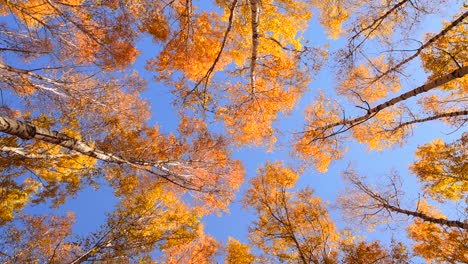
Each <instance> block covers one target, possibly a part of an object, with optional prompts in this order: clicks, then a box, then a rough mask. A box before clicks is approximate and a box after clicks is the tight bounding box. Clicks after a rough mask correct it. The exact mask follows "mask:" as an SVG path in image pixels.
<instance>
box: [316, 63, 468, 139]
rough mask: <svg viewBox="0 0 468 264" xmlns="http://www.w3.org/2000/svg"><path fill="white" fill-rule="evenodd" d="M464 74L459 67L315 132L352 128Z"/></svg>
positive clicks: (463, 69)
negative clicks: (336, 128)
mask: <svg viewBox="0 0 468 264" xmlns="http://www.w3.org/2000/svg"><path fill="white" fill-rule="evenodd" d="M466 74H468V66H464V67H461V68H459V69H456V70H454V71H453V72H451V73H448V74H446V75H444V76H442V77H439V78H437V79H435V80H433V81H431V82H428V83H426V84H424V85H421V86H419V87H418V88H415V89H413V90H411V91H409V92H406V93H404V94H401V95H399V96H397V97H394V98H392V99H390V100H388V101H386V102H384V103H382V104H379V105H377V106H375V107H373V108H370V109H368V110H367V114H365V115H363V116H360V117H356V118H354V119H344V120H341V121H339V122H336V123H332V124H329V125H326V126H323V127H319V128H317V129H316V130H317V131H325V130H328V129H330V128H333V127H337V126H346V125H348V126H352V125H354V124H356V123H359V122H364V121H366V120H367V119H369V118H371V117H372V116H374V115H375V114H377V113H378V112H380V111H382V110H384V109H385V108H387V107H390V106H392V105H395V104H397V103H399V102H402V101H405V100H406V99H408V98H410V97H413V96H417V95H419V94H422V93H425V92H427V91H429V90H432V89H434V88H437V87H439V86H441V85H444V84H446V83H448V82H450V81H453V80H455V79H458V78H461V77H463V76H465V75H466Z"/></svg>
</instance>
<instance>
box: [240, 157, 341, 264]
mask: <svg viewBox="0 0 468 264" xmlns="http://www.w3.org/2000/svg"><path fill="white" fill-rule="evenodd" d="M297 179H298V175H297V173H296V172H294V171H293V170H291V169H289V168H284V167H283V166H282V165H281V164H280V163H271V164H267V165H266V166H265V167H264V168H261V169H260V170H259V172H258V176H257V177H255V178H253V179H252V180H250V184H251V187H250V188H249V189H248V190H247V193H246V196H245V197H244V205H245V206H246V207H248V208H252V210H254V211H255V214H256V218H257V220H256V221H254V222H253V223H252V225H251V227H250V228H249V239H250V240H251V241H252V244H253V245H255V246H256V247H258V248H259V249H261V250H262V251H263V252H264V253H265V254H267V255H269V256H272V257H274V258H275V259H277V260H279V261H282V262H283V261H284V262H300V263H333V262H334V259H335V258H336V243H337V241H338V234H337V231H336V227H335V224H334V223H333V222H332V220H331V219H330V217H329V216H328V212H327V210H326V208H325V206H324V205H323V203H322V201H321V200H320V198H319V197H314V196H313V191H312V190H311V189H309V188H306V189H303V190H300V191H297V192H293V191H289V190H288V189H291V188H293V187H294V185H295V184H296V181H297Z"/></svg>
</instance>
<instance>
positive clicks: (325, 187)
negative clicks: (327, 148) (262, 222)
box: [28, 16, 461, 243]
mask: <svg viewBox="0 0 468 264" xmlns="http://www.w3.org/2000/svg"><path fill="white" fill-rule="evenodd" d="M424 25H425V26H427V27H428V28H430V29H432V30H437V29H438V28H440V23H439V22H438V21H436V20H432V19H428V20H427V21H426V23H424ZM421 32H423V30H421ZM305 37H306V39H309V40H310V41H311V44H312V45H314V44H325V43H328V44H330V48H331V49H332V50H335V49H337V48H339V47H341V45H343V41H332V40H329V39H327V38H326V36H325V34H324V33H323V28H322V27H321V26H319V25H318V22H317V20H316V16H314V19H313V20H312V21H311V22H310V25H309V30H308V31H307V32H306V36H305ZM154 45H155V44H154V43H153V42H152V41H151V40H150V39H149V38H145V39H142V40H141V41H140V44H139V48H140V50H141V52H142V54H141V56H140V57H139V58H138V60H137V62H136V63H135V65H134V69H136V70H137V71H138V72H139V73H140V75H141V76H142V77H144V78H146V79H147V80H148V91H147V92H146V93H144V96H145V98H146V99H147V100H149V101H150V102H151V104H152V114H153V117H152V119H151V121H150V122H151V123H157V124H158V126H159V127H160V128H161V131H162V132H166V133H169V132H174V131H175V130H176V127H177V125H178V122H177V115H176V113H177V111H176V109H175V108H174V106H173V104H172V99H173V97H172V94H171V93H170V88H168V87H164V85H162V84H160V83H156V82H155V81H154V80H153V78H152V74H151V73H149V72H147V71H146V70H145V69H144V65H145V61H146V59H148V58H151V57H153V56H155V55H156V54H157V51H158V49H160V47H158V46H156V47H157V48H155V46H154ZM414 67H415V68H416V69H418V68H419V66H418V65H415V66H414ZM424 82H425V76H424V74H423V72H422V71H421V70H419V71H415V72H413V75H412V76H411V78H410V79H409V81H407V82H406V84H405V85H404V86H403V88H402V90H401V91H407V90H410V89H413V88H415V87H417V86H419V85H421V84H423V83H424ZM333 86H334V76H333V73H332V72H331V66H330V65H326V66H325V67H324V69H323V70H322V71H321V72H320V73H319V75H318V76H316V77H315V80H314V81H312V82H311V83H310V85H309V87H308V88H309V92H307V93H306V94H305V96H304V97H303V98H302V100H301V101H300V102H299V104H298V105H297V106H296V108H295V110H294V111H293V113H292V114H291V115H290V116H287V117H283V119H282V120H280V122H278V124H277V127H278V128H279V129H280V130H282V131H283V132H284V133H285V135H286V136H287V137H289V136H290V135H289V134H290V133H292V132H293V131H300V130H301V128H302V127H303V125H304V118H303V112H304V108H305V107H306V106H307V105H309V104H310V102H311V101H312V100H313V97H314V95H315V94H316V93H317V91H319V90H323V91H325V92H326V93H327V94H330V95H333V93H334V92H333V90H332V89H333ZM449 132H451V130H450V129H449V128H447V127H444V126H443V125H441V124H440V123H439V122H433V123H429V124H423V125H421V126H419V127H418V128H417V129H415V130H414V135H415V136H413V137H411V138H410V139H409V140H408V141H407V142H406V143H405V144H404V145H403V146H402V147H396V148H395V149H393V150H384V151H383V152H376V151H368V150H367V147H366V146H364V145H360V144H358V143H355V142H351V143H350V144H348V147H349V151H348V152H347V153H346V155H345V157H344V158H343V159H342V160H339V161H335V162H334V163H332V165H331V166H330V168H329V170H328V172H327V173H325V174H319V173H317V172H315V170H314V169H307V170H306V171H305V172H304V174H303V175H302V176H301V179H300V181H299V183H298V188H303V187H305V186H310V187H312V188H313V189H314V190H315V193H316V195H317V196H320V197H322V199H323V200H326V201H329V202H330V204H331V205H332V204H333V203H334V201H335V198H336V196H337V195H338V193H339V192H340V191H342V190H343V189H344V183H343V181H342V179H341V176H340V174H341V172H342V171H343V170H344V169H346V168H347V167H348V166H349V165H350V164H351V165H353V166H354V167H355V168H356V169H357V171H358V172H363V173H365V174H366V175H367V176H369V177H375V178H374V179H377V178H379V177H382V176H383V175H385V174H386V173H389V172H390V170H392V169H395V170H398V171H399V172H400V173H401V175H402V176H403V178H404V180H405V189H406V191H407V193H408V194H409V199H410V201H411V199H413V201H415V200H414V199H416V198H417V193H418V192H419V187H418V185H417V182H416V179H415V178H414V177H412V176H410V175H409V173H408V170H407V168H408V165H409V164H410V163H411V162H412V161H413V160H414V150H415V149H416V147H417V146H418V145H421V144H424V143H427V142H429V141H431V140H433V139H435V138H438V137H443V138H445V139H447V141H451V140H453V139H456V138H457V136H459V135H460V133H461V131H459V132H457V133H454V134H449V135H447V133H449ZM289 144H290V142H289V141H288V140H282V141H280V144H279V145H278V146H277V147H276V148H275V149H274V150H273V151H272V152H268V151H267V150H266V149H265V148H253V147H244V148H241V149H235V150H234V152H233V157H235V158H236V159H239V160H241V161H242V162H243V164H244V167H245V169H246V180H245V184H244V185H243V186H242V188H241V190H240V192H239V193H238V195H237V199H236V201H235V202H234V203H233V204H232V205H231V206H230V207H229V209H230V213H228V214H222V215H220V216H218V215H212V216H207V217H205V218H204V219H203V223H204V225H205V231H206V232H207V233H208V234H210V235H213V236H214V237H216V238H217V239H218V240H219V241H220V242H222V243H225V242H226V241H227V238H228V237H229V236H232V237H234V238H236V239H238V240H240V241H242V242H247V227H248V224H249V222H250V221H251V220H252V219H253V218H252V217H253V216H252V214H251V213H250V212H248V211H246V210H244V209H242V208H241V205H240V204H239V202H238V201H239V199H240V198H242V195H243V192H244V191H245V190H246V188H248V185H247V183H248V180H249V179H250V178H251V177H253V176H255V174H256V170H257V169H258V168H259V167H260V166H263V165H264V164H265V163H266V161H275V160H279V161H283V162H284V163H285V164H288V163H292V164H297V161H295V160H294V159H292V158H291V156H290V151H291V148H290V146H289ZM115 202H116V199H115V198H114V197H113V195H112V190H111V189H110V188H108V187H106V186H105V185H104V186H102V187H101V188H100V189H98V190H94V189H91V188H87V189H85V190H83V191H81V192H80V193H79V194H78V197H77V198H76V199H70V200H69V201H68V202H67V203H66V204H65V205H64V206H63V207H61V208H60V210H61V211H63V212H64V211H68V210H73V211H75V213H76V216H77V222H76V224H75V226H74V230H75V231H77V232H78V233H79V234H86V233H88V232H90V231H95V230H97V228H98V227H99V226H100V225H101V224H103V223H104V220H105V212H110V211H111V210H112V206H113V204H115ZM408 204H409V203H408ZM330 209H331V208H330ZM28 210H31V211H33V212H38V211H40V212H41V213H43V212H45V211H47V210H49V209H46V208H45V207H44V206H40V207H34V208H30V209H28ZM330 213H331V215H332V218H333V220H334V221H335V223H336V224H337V225H338V227H339V228H344V227H345V224H344V223H343V221H342V220H341V217H340V214H339V212H338V211H337V210H332V209H331V211H330ZM390 233H391V232H388V231H387V230H385V227H384V229H377V231H376V233H373V234H368V235H367V236H368V237H369V238H370V239H382V240H383V242H387V243H388V242H389V239H390V237H391V235H390ZM395 235H396V236H397V237H399V238H402V237H403V236H404V235H403V234H402V233H401V230H399V231H398V232H397V233H395Z"/></svg>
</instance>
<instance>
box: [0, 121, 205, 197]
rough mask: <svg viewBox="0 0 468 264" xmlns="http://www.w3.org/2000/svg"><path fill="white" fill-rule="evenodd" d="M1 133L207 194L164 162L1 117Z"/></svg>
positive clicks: (201, 187)
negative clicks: (108, 149) (126, 155)
mask: <svg viewBox="0 0 468 264" xmlns="http://www.w3.org/2000/svg"><path fill="white" fill-rule="evenodd" d="M0 132H4V133H7V134H10V135H12V136H16V137H19V138H22V139H25V140H29V139H36V140H40V141H44V142H47V143H50V144H54V145H58V146H62V147H64V148H66V149H69V150H72V151H76V152H78V153H81V154H83V155H86V156H89V157H93V158H96V159H98V160H101V161H104V162H108V163H115V164H126V165H129V166H131V167H134V168H138V169H141V170H143V171H146V172H148V173H151V174H154V175H156V176H157V177H161V178H163V179H166V180H167V181H169V182H171V183H173V184H175V185H177V186H179V187H182V188H185V189H188V190H193V191H201V192H206V190H204V189H203V186H192V185H191V183H190V181H189V180H188V179H187V177H186V176H185V175H179V174H177V173H174V172H173V170H171V168H170V167H167V166H166V165H165V164H164V163H163V162H148V161H144V160H129V159H125V158H123V157H120V156H117V155H114V154H112V153H108V152H105V151H102V150H100V149H97V148H95V147H93V146H91V145H90V144H88V143H86V142H84V141H82V140H79V139H75V138H72V137H69V136H67V135H65V134H63V133H59V132H57V131H51V130H49V129H45V128H41V127H38V126H36V125H33V124H31V123H28V122H24V121H18V120H14V119H11V118H8V117H5V116H0ZM17 153H18V152H17ZM153 169H156V170H153Z"/></svg>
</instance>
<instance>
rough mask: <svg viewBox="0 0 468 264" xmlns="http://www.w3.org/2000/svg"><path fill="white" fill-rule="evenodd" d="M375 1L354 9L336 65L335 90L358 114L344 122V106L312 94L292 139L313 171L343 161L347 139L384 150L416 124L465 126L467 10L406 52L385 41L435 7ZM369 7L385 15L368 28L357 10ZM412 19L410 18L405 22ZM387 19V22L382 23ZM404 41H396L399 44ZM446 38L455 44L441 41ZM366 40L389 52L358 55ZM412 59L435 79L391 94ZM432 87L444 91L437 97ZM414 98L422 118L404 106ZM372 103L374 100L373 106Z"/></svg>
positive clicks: (406, 135) (398, 87)
mask: <svg viewBox="0 0 468 264" xmlns="http://www.w3.org/2000/svg"><path fill="white" fill-rule="evenodd" d="M347 4H350V3H347V1H344V3H343V5H344V6H346V5H347ZM380 4H382V5H383V6H378V5H379V4H376V6H373V4H372V3H366V2H362V5H361V6H355V7H353V9H352V10H353V11H354V12H356V13H357V18H356V19H355V21H353V22H352V23H351V27H350V29H349V32H348V33H347V34H348V41H349V42H348V45H347V48H346V49H345V50H342V51H341V52H339V56H341V57H340V58H339V60H340V61H341V62H342V64H341V65H342V67H341V70H340V71H341V72H340V73H339V75H338V76H340V77H339V78H338V81H339V82H340V83H339V85H338V86H337V87H336V92H337V94H338V95H343V96H346V97H347V98H349V99H350V101H351V103H352V104H354V105H355V107H357V108H359V109H361V110H363V111H364V113H363V114H358V116H357V117H353V118H350V117H348V115H347V113H346V111H345V109H347V108H346V107H344V106H340V105H339V104H338V103H337V102H336V101H333V100H331V99H329V98H327V97H326V96H324V95H323V94H321V95H319V96H318V97H317V99H316V101H315V102H313V103H312V104H311V106H310V108H309V109H308V110H307V112H306V120H307V124H306V125H305V128H304V130H303V132H302V135H301V136H300V137H299V138H298V141H297V143H296V146H295V150H296V152H297V154H298V155H299V157H301V158H302V159H304V160H306V161H308V160H309V159H310V157H312V160H311V161H312V163H313V164H314V165H315V167H316V168H317V169H318V170H319V171H322V172H324V171H326V168H327V167H328V164H329V163H330V162H331V161H332V160H337V159H340V158H341V157H342V156H343V150H344V146H343V142H345V140H347V139H351V138H352V139H355V140H357V141H358V142H360V143H365V144H367V145H368V146H369V149H371V150H372V149H377V150H382V149H384V148H389V147H392V146H394V145H396V144H400V145H401V144H403V142H404V141H405V140H406V139H407V138H408V137H409V135H410V132H411V128H412V127H413V126H414V125H415V124H418V123H422V122H429V121H433V120H443V121H445V122H447V123H448V124H449V125H451V126H454V127H459V126H462V125H463V124H464V122H465V121H466V117H465V116H466V114H467V112H466V109H464V108H465V106H464V103H463V97H464V96H463V94H464V92H465V91H464V88H463V87H464V85H463V84H464V81H465V79H466V76H465V75H466V74H467V73H468V68H467V67H466V65H464V64H465V63H464V59H466V58H465V57H466V56H464V54H463V52H462V51H463V50H465V49H464V48H463V47H464V45H465V44H466V43H465V42H466V41H465V40H464V38H463V37H462V36H464V35H466V34H463V30H464V27H463V23H464V22H463V21H464V20H465V18H466V17H467V16H468V13H467V12H465V11H464V10H462V12H461V14H460V15H458V16H456V17H455V18H454V19H453V20H452V21H451V22H448V23H445V27H444V28H443V29H442V30H441V31H440V32H439V33H437V34H432V35H428V36H427V40H426V41H425V42H423V43H422V44H421V45H420V46H419V47H417V48H415V49H414V50H408V49H400V48H399V46H398V45H400V44H398V41H393V40H392V39H390V38H391V37H392V36H394V35H392V34H391V33H392V32H395V31H396V30H397V29H400V30H404V29H406V27H408V26H411V25H412V23H416V22H417V20H419V18H418V17H419V16H421V15H423V14H425V13H430V12H434V11H435V8H434V9H433V10H429V9H430V8H431V7H432V5H423V4H422V1H421V2H420V1H416V2H413V1H405V0H404V1H400V2H398V3H395V5H391V4H389V5H387V4H384V3H380ZM367 8H370V9H371V10H373V9H379V10H384V12H383V14H381V15H380V16H378V18H375V19H374V20H373V22H372V23H371V24H370V25H366V24H363V23H362V19H364V18H363V17H361V16H362V15H363V14H361V13H360V11H359V10H367ZM354 9H355V10H354ZM385 10H386V11H385ZM379 12H381V11H379ZM410 14H413V15H414V17H413V18H411V16H410ZM408 19H414V20H415V21H413V22H411V23H409V24H405V23H403V22H402V21H405V20H408ZM388 20H391V21H392V23H388ZM383 21H386V22H387V23H385V24H384V23H383ZM394 22H398V23H397V24H394ZM403 36H405V34H404V35H403ZM374 38H375V40H374ZM407 41H409V40H408V39H402V40H401V41H400V42H402V43H406V42H407ZM451 41H452V42H453V43H455V44H447V43H451ZM369 42H370V43H372V42H383V43H385V45H382V46H388V47H389V48H388V49H387V50H383V51H382V50H380V51H379V52H380V54H382V55H379V56H378V57H377V58H370V57H369V56H368V55H366V53H365V52H364V50H365V46H366V45H367V43H369ZM410 52H413V53H412V54H411V53H410ZM396 54H398V56H396ZM416 58H419V59H421V60H422V62H423V66H424V69H425V70H426V71H428V72H432V73H433V74H432V75H431V76H430V77H429V79H428V81H427V82H426V83H424V84H423V85H420V86H419V87H417V88H414V89H411V90H409V91H407V92H404V93H401V94H400V95H398V96H392V93H396V92H398V91H399V90H400V88H401V84H400V77H401V76H400V77H399V75H401V73H402V72H403V70H404V67H409V66H410V65H411V64H410V62H412V61H413V60H414V59H416ZM357 63H359V64H358V65H356V64H357ZM437 63H440V64H437ZM437 67H438V68H437ZM436 90H437V91H443V92H448V93H450V94H449V95H447V96H446V97H445V98H439V95H438V92H436ZM412 97H417V98H419V100H418V104H419V105H421V106H422V109H420V112H421V113H420V114H418V113H417V110H416V109H418V108H416V107H409V106H407V105H405V102H407V101H409V99H410V98H412ZM376 101H380V103H379V104H377V105H375V106H371V104H372V103H374V102H376ZM421 115H422V116H421ZM347 132H349V133H347Z"/></svg>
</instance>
